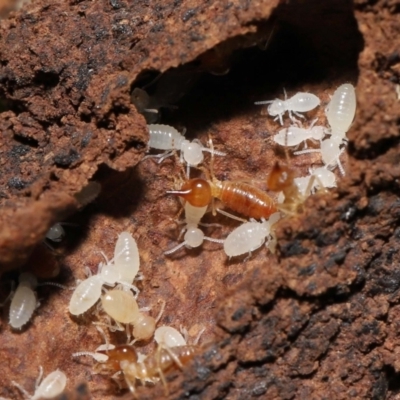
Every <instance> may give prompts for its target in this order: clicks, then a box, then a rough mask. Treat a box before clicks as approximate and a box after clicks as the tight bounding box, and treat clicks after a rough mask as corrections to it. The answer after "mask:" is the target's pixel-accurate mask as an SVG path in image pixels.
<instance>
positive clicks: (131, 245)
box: [69, 232, 139, 315]
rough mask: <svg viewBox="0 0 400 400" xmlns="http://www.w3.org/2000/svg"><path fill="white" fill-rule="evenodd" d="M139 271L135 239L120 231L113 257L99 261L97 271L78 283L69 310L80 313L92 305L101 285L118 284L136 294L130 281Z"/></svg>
mask: <svg viewBox="0 0 400 400" xmlns="http://www.w3.org/2000/svg"><path fill="white" fill-rule="evenodd" d="M138 271H139V252H138V248H137V245H136V242H135V240H134V239H133V237H132V236H131V234H130V233H128V232H122V233H121V234H120V235H119V237H118V240H117V243H116V245H115V252H114V258H113V259H112V260H111V261H107V263H106V264H103V263H100V264H99V268H98V273H97V274H96V275H93V276H90V277H88V278H87V279H85V280H83V281H82V282H80V283H79V285H78V286H77V287H76V289H75V290H74V293H73V294H72V297H71V300H70V303H69V312H70V313H71V314H72V315H80V314H83V313H84V312H86V311H87V310H89V308H91V307H92V306H94V305H95V304H96V303H97V301H98V300H99V299H100V296H101V291H102V287H103V285H109V286H115V285H116V284H120V285H122V286H123V287H125V288H127V289H132V290H133V291H134V292H135V293H136V295H137V294H139V289H138V288H137V287H136V286H134V285H132V282H133V280H134V278H135V276H136V275H137V273H138Z"/></svg>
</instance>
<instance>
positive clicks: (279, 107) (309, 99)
mask: <svg viewBox="0 0 400 400" xmlns="http://www.w3.org/2000/svg"><path fill="white" fill-rule="evenodd" d="M284 94H285V100H281V99H275V100H268V101H256V102H255V103H254V104H257V105H263V104H269V106H268V113H269V115H271V116H272V117H275V119H274V120H277V119H279V122H280V123H281V125H283V119H282V116H283V114H285V112H288V113H289V117H290V119H291V120H292V121H295V120H296V119H295V118H294V117H293V115H292V114H294V115H296V116H298V117H300V118H304V116H303V115H301V114H299V113H300V112H307V111H311V110H312V109H314V108H315V107H317V106H319V104H320V103H321V100H320V99H319V98H318V97H317V96H315V95H314V94H312V93H305V92H298V93H296V94H295V95H294V96H292V97H290V98H289V99H288V98H287V95H286V91H285V90H284Z"/></svg>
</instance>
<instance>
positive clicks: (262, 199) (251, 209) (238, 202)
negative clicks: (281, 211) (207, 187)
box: [213, 182, 277, 219]
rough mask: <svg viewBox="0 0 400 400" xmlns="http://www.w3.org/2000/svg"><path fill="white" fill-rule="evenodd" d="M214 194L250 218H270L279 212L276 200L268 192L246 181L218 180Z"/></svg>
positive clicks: (232, 208)
mask: <svg viewBox="0 0 400 400" xmlns="http://www.w3.org/2000/svg"><path fill="white" fill-rule="evenodd" d="M213 195H214V197H217V198H218V199H219V200H221V201H222V202H223V203H224V204H225V205H226V206H228V207H229V208H230V209H231V210H233V211H236V212H237V213H239V214H242V215H245V216H246V217H249V218H254V219H261V218H268V217H269V216H270V215H272V214H273V213H275V212H277V208H276V206H275V202H274V200H273V199H272V198H271V197H270V196H269V195H268V194H267V193H265V192H263V191H262V190H260V189H258V188H256V187H254V186H251V185H249V184H247V183H245V182H218V183H217V184H216V185H215V194H214V193H213Z"/></svg>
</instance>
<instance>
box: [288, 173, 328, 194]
mask: <svg viewBox="0 0 400 400" xmlns="http://www.w3.org/2000/svg"><path fill="white" fill-rule="evenodd" d="M310 179H313V182H312V185H311V187H310ZM294 183H295V184H296V186H297V187H298V189H299V192H300V193H301V195H302V196H308V195H309V194H311V193H313V192H314V191H315V190H317V189H318V188H320V187H322V188H333V187H336V175H335V174H334V173H333V172H332V171H330V170H329V169H327V168H326V167H319V168H316V169H314V170H313V171H310V175H307V176H301V177H298V178H294ZM307 190H309V193H306V191H307Z"/></svg>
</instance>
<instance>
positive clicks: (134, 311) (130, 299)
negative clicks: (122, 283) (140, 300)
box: [101, 289, 165, 342]
mask: <svg viewBox="0 0 400 400" xmlns="http://www.w3.org/2000/svg"><path fill="white" fill-rule="evenodd" d="M101 306H102V309H103V311H104V312H105V313H106V314H107V316H108V317H110V318H111V319H112V320H114V322H115V324H116V325H115V326H112V325H110V324H105V325H106V326H107V327H108V328H109V329H110V330H113V331H115V330H123V329H124V328H123V327H122V326H121V324H124V325H127V326H126V333H127V336H128V342H129V341H130V336H131V334H130V331H129V327H128V325H132V327H133V329H132V334H133V336H134V338H135V340H134V341H135V342H136V341H141V340H149V339H151V338H152V337H153V335H154V331H155V329H156V325H157V322H158V321H159V319H160V318H161V315H162V313H163V312H164V307H165V302H163V305H162V307H161V310H160V312H159V314H158V316H157V318H154V317H152V316H150V315H147V314H144V313H143V312H142V310H141V309H139V306H138V304H137V301H136V299H135V297H134V296H133V294H132V292H130V291H124V290H118V289H111V290H109V291H107V293H106V294H104V295H103V296H102V297H101ZM101 325H103V324H102V323H101Z"/></svg>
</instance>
